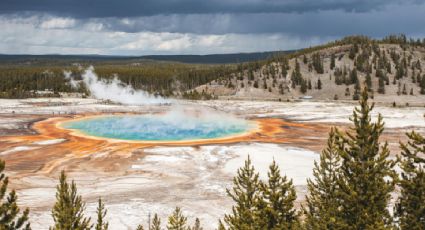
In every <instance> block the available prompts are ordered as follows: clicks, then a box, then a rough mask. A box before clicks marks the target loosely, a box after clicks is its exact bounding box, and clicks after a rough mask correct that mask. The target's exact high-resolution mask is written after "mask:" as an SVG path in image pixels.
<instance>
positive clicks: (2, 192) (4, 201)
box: [0, 160, 31, 230]
mask: <svg viewBox="0 0 425 230" xmlns="http://www.w3.org/2000/svg"><path fill="white" fill-rule="evenodd" d="M4 168H5V162H4V161H3V160H0V184H1V185H0V229H1V230H18V229H24V230H30V229H31V226H30V223H29V222H28V214H29V210H28V209H25V210H24V211H23V213H22V214H19V212H20V209H19V207H18V204H17V201H18V197H17V196H16V193H15V191H14V190H12V191H11V192H9V193H8V194H7V186H8V185H9V178H8V177H6V175H4V173H3V170H4Z"/></svg>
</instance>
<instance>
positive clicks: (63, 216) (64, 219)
mask: <svg viewBox="0 0 425 230" xmlns="http://www.w3.org/2000/svg"><path fill="white" fill-rule="evenodd" d="M56 190H57V191H56V203H55V204H54V206H53V210H52V216H53V221H54V226H53V227H51V229H52V230H86V229H91V227H92V226H91V225H90V218H85V217H84V214H83V212H84V209H85V204H84V203H83V201H82V199H81V196H79V195H78V194H77V186H76V185H75V182H74V181H72V183H71V184H68V182H67V179H66V175H65V172H64V171H62V172H61V175H60V178H59V185H57V187H56Z"/></svg>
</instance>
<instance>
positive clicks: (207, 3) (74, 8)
mask: <svg viewBox="0 0 425 230" xmlns="http://www.w3.org/2000/svg"><path fill="white" fill-rule="evenodd" d="M423 2H424V0H36V1H34V0H1V1H0V13H2V14H16V13H24V12H38V13H49V14H53V15H60V16H68V17H74V18H93V17H94V18H103V17H118V18H120V17H138V16H152V15H160V14H217V13H228V14H239V13H304V12H311V11H321V10H343V11H347V12H352V11H354V12H367V11H371V10H379V9H382V8H383V7H385V6H387V5H391V4H404V5H405V4H414V3H423Z"/></svg>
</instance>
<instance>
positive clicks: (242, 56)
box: [0, 51, 294, 64]
mask: <svg viewBox="0 0 425 230" xmlns="http://www.w3.org/2000/svg"><path fill="white" fill-rule="evenodd" d="M291 52H294V51H270V52H256V53H233V54H208V55H144V56H108V55H60V54H47V55H14V54H12V55H10V54H0V62H25V61H34V60H40V61H41V60H42V61H48V60H55V61H126V60H140V59H146V60H154V61H171V62H182V63H191V64H230V63H241V62H252V61H258V60H264V59H268V58H271V57H273V56H275V55H279V54H288V53H291Z"/></svg>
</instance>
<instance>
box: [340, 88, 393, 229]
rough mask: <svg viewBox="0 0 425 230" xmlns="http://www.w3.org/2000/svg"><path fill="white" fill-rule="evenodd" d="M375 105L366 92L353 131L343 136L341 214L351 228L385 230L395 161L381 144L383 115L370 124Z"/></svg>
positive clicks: (357, 110)
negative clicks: (389, 157)
mask: <svg viewBox="0 0 425 230" xmlns="http://www.w3.org/2000/svg"><path fill="white" fill-rule="evenodd" d="M372 109H373V105H371V106H369V104H368V94H367V90H366V89H364V90H363V92H362V95H361V100H360V108H355V110H354V112H353V117H352V119H351V120H352V121H353V123H354V127H353V128H351V132H350V131H348V132H347V133H346V135H342V136H341V137H342V138H343V140H344V149H343V151H339V152H340V156H341V159H342V161H341V167H340V168H341V172H342V173H341V175H340V178H339V180H338V185H339V187H340V195H341V197H340V199H341V210H342V211H341V214H342V218H343V219H344V222H345V224H347V226H349V229H385V228H388V227H390V225H391V223H392V219H391V216H390V213H389V212H388V210H387V207H388V204H389V201H390V198H391V192H393V191H394V183H395V182H394V177H395V171H394V169H393V167H394V164H395V163H394V161H392V160H390V159H388V156H389V150H388V144H387V143H385V144H384V145H382V146H381V145H380V142H379V138H380V136H381V134H382V132H383V130H384V123H383V121H382V116H381V115H379V116H378V120H377V122H376V123H373V122H371V116H370V112H371V110H372Z"/></svg>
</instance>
